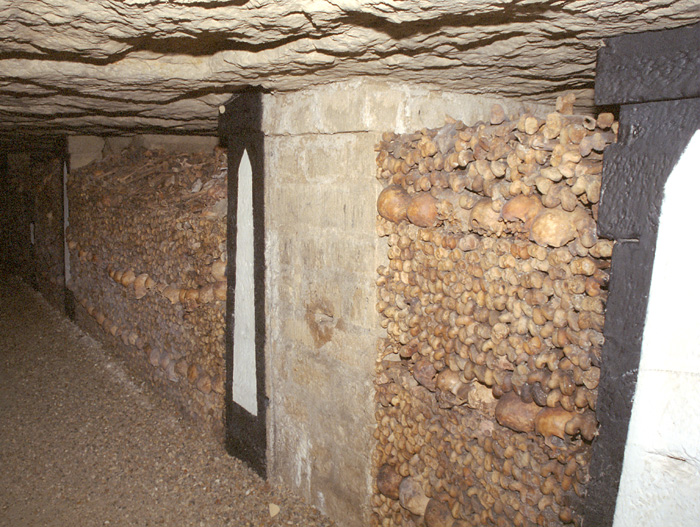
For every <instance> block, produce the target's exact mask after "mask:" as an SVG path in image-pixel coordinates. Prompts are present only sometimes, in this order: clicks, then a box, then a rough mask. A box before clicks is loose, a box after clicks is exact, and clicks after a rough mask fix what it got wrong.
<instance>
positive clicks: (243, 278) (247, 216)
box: [232, 150, 258, 415]
mask: <svg viewBox="0 0 700 527" xmlns="http://www.w3.org/2000/svg"><path fill="white" fill-rule="evenodd" d="M237 198H238V204H237V211H238V213H237V220H238V221H237V223H236V277H235V291H236V295H235V302H234V327H233V380H232V382H233V401H234V402H235V403H237V404H239V405H241V406H242V407H243V408H245V409H246V410H247V411H248V412H250V413H251V414H252V415H258V403H257V382H256V376H255V283H254V281H255V280H254V279H255V277H254V274H255V270H254V261H255V255H254V241H255V238H254V231H253V168H252V166H251V164H250V158H249V157H248V151H247V150H246V151H244V152H243V157H242V158H241V163H240V165H239V167H238V197H237Z"/></svg>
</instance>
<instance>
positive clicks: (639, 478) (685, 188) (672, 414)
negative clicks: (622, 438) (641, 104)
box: [614, 131, 700, 527]
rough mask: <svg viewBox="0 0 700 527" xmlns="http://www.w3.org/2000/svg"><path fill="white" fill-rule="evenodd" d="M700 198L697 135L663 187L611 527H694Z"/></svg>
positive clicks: (699, 418)
mask: <svg viewBox="0 0 700 527" xmlns="http://www.w3.org/2000/svg"><path fill="white" fill-rule="evenodd" d="M699 193H700V131H698V132H696V134H695V136H694V137H693V138H692V140H691V141H690V143H689V144H688V146H687V148H686V150H685V152H684V154H683V156H682V157H681V159H680V161H679V162H678V164H677V165H676V167H675V168H674V170H673V172H672V173H671V175H670V177H669V180H668V182H667V184H666V188H665V197H664V201H663V205H662V207H661V218H660V225H659V234H658V240H657V245H656V256H655V259H654V270H653V275H652V280H651V290H650V294H649V308H648V311H647V319H646V324H645V328H644V337H643V342H642V355H641V360H640V368H639V378H638V382H637V391H636V394H635V400H634V406H633V408H632V416H631V419H630V426H629V435H628V438H627V445H626V449H625V459H624V463H623V470H622V478H621V481H620V490H619V494H618V499H617V507H616V511H615V521H614V527H676V526H677V527H698V526H700V404H699V401H698V394H699V393H700V310H698V308H697V299H698V297H700V281H698V279H697V278H696V277H695V275H694V273H693V272H692V270H691V269H692V268H694V266H695V265H697V262H698V261H700V249H699V246H698V244H697V243H696V242H695V240H694V239H693V236H694V233H692V232H690V231H689V229H691V228H692V225H693V221H692V216H693V215H694V214H695V212H696V208H697V205H696V196H698V194H699ZM689 270H691V271H690V272H689Z"/></svg>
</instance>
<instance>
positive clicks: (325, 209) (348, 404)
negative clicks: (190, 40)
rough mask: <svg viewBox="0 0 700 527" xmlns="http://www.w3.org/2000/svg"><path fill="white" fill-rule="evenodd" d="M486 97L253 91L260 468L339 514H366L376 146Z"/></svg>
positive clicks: (395, 88) (375, 322)
mask: <svg viewBox="0 0 700 527" xmlns="http://www.w3.org/2000/svg"><path fill="white" fill-rule="evenodd" d="M493 102H494V101H492V100H488V99H483V98H479V97H474V96H465V95H459V94H454V93H449V92H432V91H429V90H425V89H422V88H420V87H416V86H407V85H389V84H383V83H372V82H348V83H339V84H334V85H329V86H326V87H322V88H314V89H308V90H302V91H300V92H296V93H293V94H291V93H290V94H271V95H266V96H264V98H263V108H264V116H263V131H264V133H265V136H266V137H265V151H266V163H265V164H266V171H267V173H266V187H265V188H266V198H265V210H266V220H265V221H266V243H267V248H266V261H267V266H268V268H267V278H266V282H267V294H266V295H267V298H266V306H268V307H267V309H268V313H267V321H266V326H267V349H266V354H267V372H268V381H267V382H268V394H269V397H270V409H269V413H268V419H269V434H270V435H269V444H270V447H269V462H268V466H269V467H270V470H269V472H270V474H271V476H272V477H273V478H277V479H281V480H283V481H284V482H285V483H287V484H288V485H291V486H292V487H294V488H295V489H296V491H297V492H299V493H300V494H301V495H302V496H303V497H304V498H305V499H307V500H308V501H309V502H311V503H313V504H314V505H316V506H317V507H319V508H320V509H321V510H322V511H324V512H326V513H327V514H329V515H330V516H331V517H332V518H333V519H334V520H336V521H337V522H338V524H339V525H345V526H358V527H359V526H365V525H367V524H368V522H369V517H370V504H369V498H370V494H371V486H372V479H371V478H372V476H371V459H370V456H371V452H372V449H373V444H374V439H373V438H372V431H373V428H374V423H375V420H374V403H373V392H374V389H373V385H372V382H373V381H372V380H373V377H374V374H375V363H376V351H375V350H376V341H377V338H378V337H379V336H380V332H381V327H380V325H379V315H378V314H377V313H376V311H375V309H374V303H375V300H374V298H375V288H376V286H375V284H374V282H375V272H376V268H377V265H379V264H380V263H382V262H384V261H385V260H386V256H385V254H384V252H385V251H384V250H383V249H382V242H380V241H379V240H378V239H377V238H376V235H375V217H376V206H375V203H376V198H377V195H378V193H379V191H380V185H379V184H378V183H377V181H376V179H375V177H374V176H375V172H376V165H375V155H376V154H375V151H374V148H375V145H376V144H377V142H378V141H379V140H380V138H381V132H382V131H383V130H386V129H399V130H412V129H415V128H416V127H418V128H421V127H423V126H435V125H436V124H437V123H438V122H441V121H443V120H444V116H445V114H446V113H450V114H452V115H457V116H458V117H460V118H463V119H468V120H469V121H474V120H477V119H480V118H483V117H485V116H487V115H488V108H489V107H490V105H491V104H492V103H493ZM504 105H507V106H508V107H509V108H510V109H513V110H514V111H515V109H516V108H518V109H519V110H522V108H523V105H520V104H517V103H515V102H510V103H505V102H504Z"/></svg>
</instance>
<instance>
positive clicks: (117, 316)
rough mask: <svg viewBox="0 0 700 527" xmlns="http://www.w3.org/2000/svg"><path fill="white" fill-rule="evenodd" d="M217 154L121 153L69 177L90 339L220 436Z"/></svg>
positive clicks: (221, 259) (221, 260) (220, 159)
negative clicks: (102, 342)
mask: <svg viewBox="0 0 700 527" xmlns="http://www.w3.org/2000/svg"><path fill="white" fill-rule="evenodd" d="M226 174H227V165H226V154H225V152H224V151H223V150H219V149H217V151H215V152H213V153H188V154H184V153H183V154H173V153H166V152H163V151H158V150H146V149H143V148H130V149H128V150H125V151H124V152H121V153H119V154H117V155H113V156H110V157H107V158H105V159H104V160H103V161H101V162H100V163H93V164H91V165H88V166H86V167H84V168H82V169H80V170H77V171H74V172H73V173H71V174H70V177H69V181H68V200H69V208H70V226H69V228H68V232H67V242H68V248H69V251H70V269H71V280H70V283H69V288H70V289H71V290H72V291H73V293H74V295H75V297H76V300H77V302H78V303H79V305H80V306H81V307H80V308H79V310H80V309H81V308H82V310H81V311H80V313H81V314H82V315H83V317H84V319H85V320H84V322H85V323H86V324H87V325H89V326H90V327H92V328H94V329H96V330H99V331H100V332H101V333H102V335H103V336H104V338H106V339H108V340H109V341H110V342H111V343H113V344H114V345H115V346H117V348H118V349H119V350H120V352H121V353H122V354H123V355H124V356H125V357H126V358H127V360H128V361H129V363H130V365H132V366H133V367H134V368H135V369H137V370H140V371H141V372H142V373H145V374H147V375H148V376H149V377H150V378H151V379H152V380H153V382H154V383H155V384H156V385H157V386H160V387H161V388H162V389H164V390H166V391H167V393H168V394H169V395H170V396H171V398H174V399H175V401H176V402H177V403H179V404H180V405H181V406H182V407H184V409H185V410H186V411H187V412H188V413H189V414H191V415H193V416H195V417H198V418H200V419H202V420H204V421H206V422H207V423H208V424H210V425H211V426H212V427H213V428H214V429H217V430H221V429H222V424H223V408H224V375H225V359H224V314H225V299H226V276H225V272H226V208H227V197H226V195H227V187H226V185H227V181H226Z"/></svg>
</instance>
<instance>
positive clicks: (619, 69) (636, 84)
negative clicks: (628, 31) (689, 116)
mask: <svg viewBox="0 0 700 527" xmlns="http://www.w3.org/2000/svg"><path fill="white" fill-rule="evenodd" d="M699 72H700V24H695V25H693V26H688V27H682V28H678V29H671V30H666V31H652V32H648V33H640V34H636V35H622V36H619V37H615V38H610V39H607V40H606V41H605V47H603V48H601V49H600V51H598V64H597V66H596V82H595V102H596V104H598V105H600V106H603V105H609V104H630V103H638V102H649V101H662V100H671V99H687V98H690V97H700V82H699V78H700V73H699Z"/></svg>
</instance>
